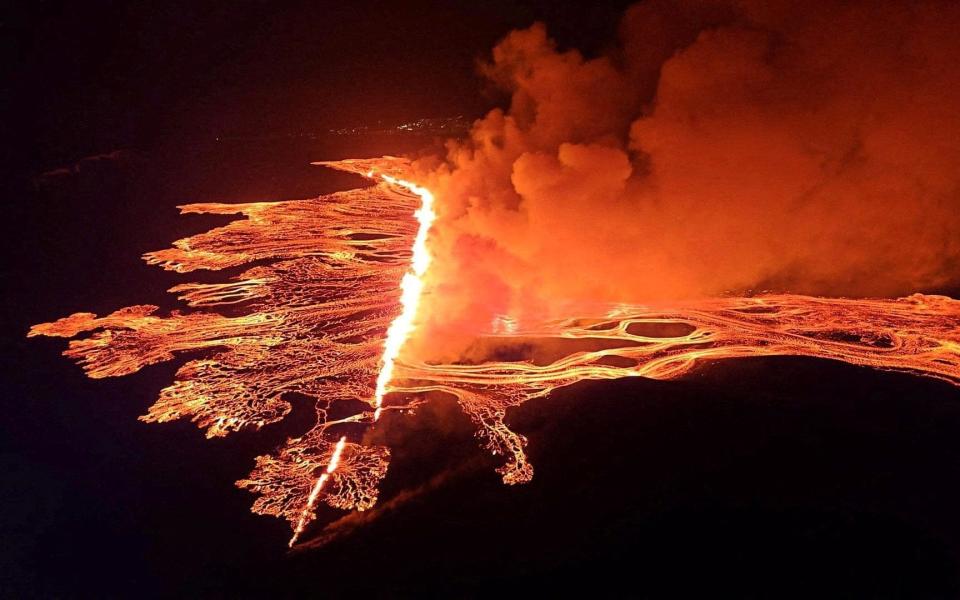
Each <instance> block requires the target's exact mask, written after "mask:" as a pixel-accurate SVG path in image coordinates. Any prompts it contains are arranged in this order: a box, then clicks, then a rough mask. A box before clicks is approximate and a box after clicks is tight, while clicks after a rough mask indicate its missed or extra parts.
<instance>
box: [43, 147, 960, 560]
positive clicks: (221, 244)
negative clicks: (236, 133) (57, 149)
mask: <svg viewBox="0 0 960 600" xmlns="http://www.w3.org/2000/svg"><path fill="white" fill-rule="evenodd" d="M321 164H324V165H326V166H329V167H333V168H336V169H342V170H346V171H350V172H354V173H357V174H360V175H365V176H368V177H371V178H373V179H374V181H375V184H374V185H373V186H371V187H367V188H361V189H356V190H350V191H345V192H339V193H335V194H331V195H328V196H322V197H319V198H314V199H308V200H293V201H287V202H255V203H246V204H222V203H205V204H190V205H186V206H183V207H181V210H182V212H184V213H207V214H239V215H242V216H243V217H245V218H243V219H238V220H235V221H233V222H231V223H229V224H227V225H225V226H223V227H218V228H216V229H213V230H211V231H209V232H206V233H201V234H198V235H194V236H191V237H188V238H186V239H182V240H179V241H177V242H175V243H174V244H173V248H170V249H166V250H160V251H157V252H150V253H148V254H146V255H145V257H144V258H145V259H146V260H147V262H149V263H151V264H156V265H159V266H161V267H162V268H164V269H168V270H173V271H177V272H179V273H190V272H193V271H196V270H200V269H206V270H220V269H225V268H229V267H237V266H242V265H245V264H249V263H252V262H254V261H256V262H257V263H258V264H257V266H252V267H250V268H247V269H246V270H245V271H243V272H242V273H240V274H239V275H237V276H235V277H233V278H232V279H230V280H229V281H226V282H222V283H184V284H181V285H177V286H175V287H174V288H172V289H171V290H170V291H171V292H173V293H176V294H178V298H179V299H180V300H181V301H183V302H184V303H185V304H186V307H187V308H188V309H189V310H187V311H172V312H171V313H170V314H168V315H166V316H158V315H156V314H154V313H156V311H157V310H158V307H157V306H154V305H137V306H130V307H127V308H123V309H120V310H118V311H116V312H113V313H111V314H109V315H106V316H103V317H97V316H96V315H94V314H92V313H75V314H73V315H70V316H68V317H65V318H62V319H60V320H57V321H54V322H50V323H44V324H40V325H35V326H34V327H33V328H32V329H31V330H30V333H29V335H30V336H37V335H46V336H57V337H66V338H74V339H72V340H71V341H70V343H69V346H68V348H67V350H66V351H65V352H64V354H65V355H66V356H68V357H70V358H72V359H74V360H76V361H77V362H78V363H79V364H80V365H81V366H82V367H83V368H84V370H85V371H86V373H87V374H88V375H89V376H90V377H92V378H102V377H113V376H120V375H126V374H130V373H133V372H136V371H138V370H140V369H141V368H143V367H145V366H148V365H151V364H154V363H158V362H162V361H168V360H171V359H173V358H174V357H175V356H176V355H177V354H179V353H183V352H198V351H199V352H200V356H199V357H198V358H192V359H190V360H188V361H187V362H186V363H185V364H183V366H182V367H180V369H179V370H178V371H177V374H176V380H175V381H174V383H173V384H172V385H170V386H169V387H167V388H165V389H163V390H162V391H161V393H160V398H159V399H158V400H157V401H156V403H155V404H154V405H153V406H151V407H150V408H149V409H148V410H147V413H146V414H145V415H143V416H142V417H140V418H141V420H144V421H147V422H165V421H170V420H174V419H181V418H189V419H190V420H192V421H193V422H195V423H196V424H197V425H198V426H199V427H200V428H202V429H205V430H206V435H207V437H219V436H224V435H228V434H229V433H231V432H234V431H238V430H241V429H247V428H252V429H258V428H260V427H263V426H265V425H268V424H270V423H275V422H278V421H280V420H282V419H283V418H284V417H285V416H286V415H287V414H288V413H289V412H290V410H291V405H290V402H291V401H292V400H291V398H292V397H293V395H295V394H296V395H297V396H306V397H309V398H311V399H312V400H313V402H314V407H315V411H316V415H317V419H316V423H315V425H314V426H313V427H312V428H311V429H310V430H309V431H308V432H307V433H305V434H304V435H302V436H300V437H297V438H290V439H288V440H287V441H286V443H285V444H284V445H283V447H281V448H279V449H278V450H277V451H276V452H275V453H273V454H269V455H264V456H259V457H257V458H256V465H255V467H254V469H253V471H252V472H251V473H250V475H249V476H248V477H247V478H245V479H242V480H240V481H238V482H237V485H238V486H239V487H242V488H245V489H248V490H250V491H252V492H254V493H256V494H258V495H259V496H258V497H257V499H256V500H255V501H254V504H253V508H252V510H253V511H254V512H256V513H260V514H265V515H273V516H278V517H283V518H285V519H287V520H288V521H289V522H290V525H291V527H292V529H293V537H292V539H291V540H290V544H291V545H293V544H294V543H295V542H296V541H297V539H298V538H299V536H300V535H301V534H302V533H303V532H304V531H305V530H306V528H307V526H309V524H310V522H311V521H312V520H313V519H314V518H315V514H314V513H315V507H316V503H317V502H318V501H320V500H323V501H324V502H326V503H327V504H328V505H330V506H332V507H335V508H339V509H344V510H354V509H355V510H364V509H367V508H369V507H371V506H373V504H374V503H375V502H376V500H377V489H378V485H379V482H380V481H381V480H382V479H383V477H384V476H385V474H386V471H387V466H388V464H389V459H390V450H389V448H386V447H382V446H374V445H365V444H362V443H359V442H356V441H352V440H355V439H358V437H357V435H356V432H357V431H358V428H360V429H362V428H363V427H365V426H368V425H370V424H372V423H374V422H376V421H378V420H379V419H380V416H381V415H382V413H383V411H384V410H391V409H397V408H408V409H412V408H415V407H416V405H417V404H418V403H420V402H423V401H424V400H423V395H424V394H425V393H427V392H443V393H446V394H450V395H452V396H454V397H456V398H457V401H458V402H459V405H460V406H461V408H462V409H463V411H464V412H465V413H466V414H467V415H468V416H469V417H470V418H471V419H472V421H473V422H474V423H475V424H476V427H477V435H478V437H479V438H480V440H481V442H482V443H483V445H484V446H485V447H486V448H487V449H488V450H490V451H491V452H493V453H494V454H497V455H502V456H504V457H505V461H504V464H503V466H502V467H501V468H500V469H499V471H500V473H501V474H502V475H503V480H504V481H505V482H506V483H511V484H513V483H522V482H524V481H528V480H529V479H530V478H531V477H532V476H533V467H532V466H531V465H530V463H529V461H528V460H527V457H526V454H525V452H524V447H525V445H526V439H525V438H524V437H523V436H522V435H519V434H517V433H516V432H513V431H511V430H510V428H509V427H508V426H507V425H506V424H505V421H504V420H505V417H506V414H507V411H508V410H509V409H510V408H511V407H515V406H518V405H520V404H522V403H523V402H526V401H527V400H530V399H532V398H536V397H543V396H546V395H548V394H549V393H550V392H551V391H552V390H554V389H557V388H559V387H562V386H567V385H571V384H574V383H576V382H578V381H583V380H589V379H613V378H620V377H648V378H653V379H663V380H666V379H674V378H677V377H681V376H683V375H684V374H686V373H688V372H689V371H690V370H691V369H693V368H694V367H695V366H696V364H697V363H699V362H701V361H704V360H715V359H723V358H737V357H749V356H774V355H791V356H808V357H818V358H827V359H832V360H839V361H844V362H848V363H852V364H856V365H862V366H866V367H873V368H878V369H888V370H896V371H903V372H908V373H912V374H916V375H921V376H928V377H936V378H939V379H942V380H944V381H947V382H949V383H952V384H954V385H960V302H958V301H957V300H954V299H951V298H948V297H944V296H931V295H921V294H915V295H913V296H910V297H907V298H900V299H864V300H857V299H838V298H817V297H810V296H799V295H787V294H779V295H761V296H755V297H739V298H738V297H724V298H713V299H705V300H698V301H689V302H680V303H676V304H674V305H672V306H671V307H670V308H669V309H664V308H652V307H647V306H641V305H629V304H619V305H616V306H611V307H606V308H605V309H603V310H598V311H596V313H595V314H586V315H578V316H577V317H576V318H569V319H561V320H556V321H549V322H543V323H517V322H516V320H514V319H512V318H511V317H509V316H503V317H502V318H498V319H496V320H495V321H494V323H492V325H491V327H490V330H489V331H477V332H476V334H477V336H478V338H482V339H485V340H487V341H489V342H490V343H493V344H509V343H511V342H512V341H517V340H547V341H565V342H569V341H576V342H580V343H581V344H580V345H578V346H577V348H578V349H576V350H573V351H570V352H569V353H567V354H566V355H564V356H561V357H559V358H556V359H554V360H550V361H548V362H546V363H543V364H538V363H537V362H536V361H532V360H517V361H504V360H499V359H497V360H494V359H490V360H485V361H483V362H480V363H478V364H432V363H429V364H428V363H427V362H424V361H421V360H418V359H417V358H416V357H407V356H401V350H402V349H403V347H404V344H405V342H406V341H407V340H408V339H410V337H411V335H414V334H415V333H416V328H415V325H416V322H417V318H418V317H417V315H418V309H419V308H420V305H421V299H422V297H423V289H424V274H425V273H426V272H427V268H428V266H429V264H430V261H431V256H430V253H429V249H428V246H427V240H428V234H429V231H430V227H431V224H432V223H433V221H434V218H435V213H434V206H433V205H434V202H435V201H436V200H435V198H434V196H433V194H432V193H431V192H430V191H429V190H427V189H425V188H423V187H421V186H419V185H418V184H415V183H412V182H411V181H408V180H407V179H404V177H406V176H407V175H406V172H407V170H408V164H407V163H406V162H405V161H404V160H402V159H398V158H393V157H384V158H380V159H371V160H347V161H337V162H330V163H321ZM411 215H414V218H412V219H411ZM441 258H442V257H434V259H435V260H440V259H441ZM398 290H399V293H398ZM584 344H585V345H584ZM590 344H595V345H596V346H597V347H599V348H600V349H586V350H585V349H583V348H584V347H589V346H590ZM388 392H398V397H399V396H400V395H402V396H403V397H405V398H412V399H411V400H408V401H406V403H402V404H393V405H391V404H389V403H387V402H385V396H386V395H387V393H388ZM344 401H352V402H360V403H362V405H364V406H366V407H367V409H365V410H362V411H360V412H358V413H356V414H353V415H350V416H347V417H343V418H333V417H331V408H332V407H333V406H334V405H335V404H336V403H341V402H344Z"/></svg>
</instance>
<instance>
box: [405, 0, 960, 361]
mask: <svg viewBox="0 0 960 600" xmlns="http://www.w3.org/2000/svg"><path fill="white" fill-rule="evenodd" d="M958 31H960V5H957V4H955V3H937V2H926V3H898V2H869V3H868V2H837V3H817V5H816V6H815V7H813V6H811V5H810V3H808V2H791V1H786V2H770V1H766V0H765V1H757V2H753V1H746V2H689V1H683V2H680V1H671V0H652V1H648V2H643V3H640V4H637V5H635V6H633V7H632V8H630V9H629V10H628V11H627V13H626V15H625V16H624V18H623V21H622V23H621V27H620V36H619V42H618V43H617V44H616V45H615V46H614V47H612V48H611V49H609V50H608V51H607V52H605V53H604V54H603V55H602V56H599V57H596V58H585V57H584V56H582V55H581V54H580V53H579V52H577V51H576V50H561V49H558V48H557V46H556V44H555V43H554V42H553V41H552V40H551V39H550V38H549V36H548V32H547V31H546V29H545V27H544V26H543V25H541V24H535V25H533V26H532V27H530V28H529V29H525V30H521V31H514V32H512V33H510V34H509V35H508V36H507V37H506V38H505V39H504V40H502V41H501V42H500V43H499V44H498V45H497V46H496V48H494V50H493V56H492V61H491V62H489V63H487V64H484V65H483V67H482V69H483V71H484V73H485V75H486V76H487V77H488V78H489V79H490V81H491V82H493V83H494V84H495V85H497V86H499V87H501V88H502V89H504V90H506V91H507V92H509V94H510V96H511V100H510V105H509V108H508V109H507V110H501V109H496V110H493V111H491V112H490V113H489V114H488V115H487V116H486V117H484V118H483V119H481V120H479V121H477V122H476V123H475V124H474V126H473V129H472V131H471V133H470V136H469V139H468V140H466V141H464V142H461V143H454V142H450V143H448V146H447V154H446V156H445V157H444V158H434V159H429V158H427V159H422V160H420V161H419V162H418V164H417V168H418V169H419V170H420V177H421V179H422V180H424V181H427V182H428V183H429V185H430V187H431V189H433V190H434V191H436V192H438V194H437V195H438V198H439V206H438V211H439V213H440V215H439V220H438V222H437V224H436V225H435V228H434V234H433V238H432V240H431V244H432V245H433V251H434V252H435V253H436V254H437V255H439V256H443V257H444V259H443V260H438V261H435V262H434V264H433V265H432V266H431V272H430V277H431V280H430V282H429V283H430V289H431V290H432V291H433V293H432V294H431V295H430V298H429V299H428V300H427V302H428V304H429V307H428V310H425V311H424V312H425V313H428V314H426V315H425V316H426V317H427V318H428V319H429V322H428V323H427V330H432V331H437V330H438V329H440V328H442V329H443V331H444V336H443V337H444V338H446V339H450V338H453V339H454V340H455V341H454V345H456V337H457V336H456V332H457V331H462V332H476V331H477V330H478V329H479V330H481V331H482V330H489V327H490V323H491V319H493V318H494V316H495V315H497V314H510V315H512V316H514V317H515V318H518V319H520V320H521V321H523V320H524V319H525V318H543V317H547V316H551V315H558V314H562V313H567V314H569V311H571V310H574V309H575V308H576V307H577V306H581V307H582V306H583V305H587V304H593V303H596V302H635V303H643V302H647V303H651V302H658V301H668V300H671V299H677V298H690V297H697V296H703V295H716V294H721V293H726V292H743V291H745V290H778V291H790V292H796V293H811V294H824V295H846V296H875V295H882V296H887V295H901V294H906V293H911V292H915V291H925V290H936V289H942V288H944V287H946V286H951V285H956V283H957V278H958V273H960V269H958V266H960V260H958V258H960V239H958V233H960V91H958V90H960V67H958V66H957V61H958V59H960V36H958V35H957V32H958ZM466 336H467V334H466V333H464V338H463V340H461V341H465V339H466ZM418 337H419V338H420V340H419V344H420V346H421V348H420V350H421V351H427V352H428V353H429V352H431V351H432V352H434V353H439V354H443V353H445V352H446V353H449V352H453V351H455V350H453V349H450V348H442V349H441V348H436V347H435V343H436V339H438V336H434V335H429V334H428V335H424V336H418ZM431 340H433V341H431Z"/></svg>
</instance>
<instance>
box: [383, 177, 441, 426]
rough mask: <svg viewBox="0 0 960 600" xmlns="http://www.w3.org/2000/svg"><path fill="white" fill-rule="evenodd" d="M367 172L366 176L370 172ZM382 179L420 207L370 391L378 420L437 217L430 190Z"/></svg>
mask: <svg viewBox="0 0 960 600" xmlns="http://www.w3.org/2000/svg"><path fill="white" fill-rule="evenodd" d="M373 173H374V172H373V171H370V172H369V173H368V175H371V176H372V175H373ZM383 179H384V180H385V181H386V182H388V183H392V184H396V185H399V186H402V187H404V188H406V189H408V190H410V191H411V192H413V193H414V194H416V195H417V196H420V200H421V202H420V208H419V209H417V212H416V213H414V216H415V217H416V218H417V221H418V222H419V224H420V225H419V227H418V228H417V235H416V237H414V238H413V249H412V251H411V256H410V270H409V271H407V272H406V273H405V274H404V275H403V279H402V280H401V281H400V289H401V290H402V291H401V294H400V304H401V305H403V309H402V310H401V311H400V314H399V315H397V318H396V319H394V321H393V323H391V324H390V328H389V329H388V330H387V339H386V341H385V342H384V350H383V358H382V359H381V362H382V366H381V367H380V374H379V375H377V389H376V392H375V394H374V405H375V410H374V414H373V419H374V420H375V421H376V420H379V419H380V414H381V412H382V411H383V396H384V395H385V394H386V393H387V385H388V384H389V383H390V380H391V379H392V378H393V366H394V364H395V363H396V360H397V357H398V356H399V355H400V350H401V349H402V348H403V345H404V343H405V342H406V341H407V339H408V338H409V337H410V334H411V333H412V332H413V323H414V319H415V318H416V316H417V307H418V306H419V305H420V296H421V295H422V293H423V275H424V273H426V271H427V267H428V266H430V251H429V250H428V249H427V234H428V232H429V231H430V226H431V225H432V224H433V221H434V220H435V219H436V218H437V215H436V213H435V212H434V211H433V201H434V199H433V193H432V192H430V190H428V189H426V188H424V187H420V186H418V185H416V184H414V183H412V182H409V181H405V180H403V179H397V178H395V177H391V176H389V175H384V176H383Z"/></svg>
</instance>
